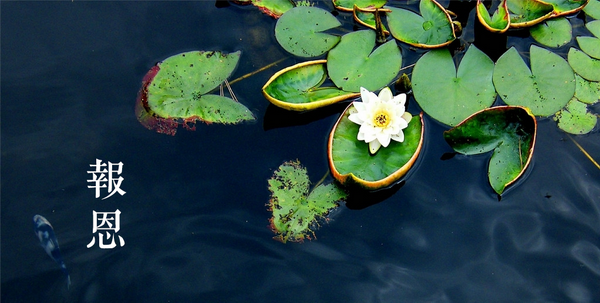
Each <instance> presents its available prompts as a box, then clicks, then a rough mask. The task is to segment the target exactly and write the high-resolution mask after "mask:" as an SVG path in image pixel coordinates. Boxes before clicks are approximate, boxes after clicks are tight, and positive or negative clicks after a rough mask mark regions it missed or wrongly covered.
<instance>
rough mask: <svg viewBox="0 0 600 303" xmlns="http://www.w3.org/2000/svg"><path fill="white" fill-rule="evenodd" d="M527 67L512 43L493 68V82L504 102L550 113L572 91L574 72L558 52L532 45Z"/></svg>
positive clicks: (535, 113)
mask: <svg viewBox="0 0 600 303" xmlns="http://www.w3.org/2000/svg"><path fill="white" fill-rule="evenodd" d="M529 54H530V65H531V69H529V67H528V66H527V64H526V63H525V62H524V61H523V58H521V56H520V55H519V53H518V52H517V50H516V49H515V48H514V47H511V48H510V49H509V50H508V51H506V52H505V53H504V54H503V55H502V56H500V58H498V61H496V67H495V68H494V76H493V80H494V86H495V87H496V91H497V92H498V95H500V97H501V98H502V100H503V101H504V103H506V104H508V105H518V106H525V107H528V108H529V109H531V112H533V114H534V115H536V116H544V117H546V116H550V115H554V113H556V112H557V111H559V110H560V109H561V108H563V107H564V106H565V105H566V104H567V102H569V100H571V98H572V97H573V95H574V94H575V75H574V74H573V70H572V69H571V67H570V66H569V64H568V63H567V62H566V61H565V60H564V59H563V58H562V57H560V56H559V55H557V54H555V53H553V52H551V51H549V50H546V49H543V48H541V47H538V46H535V45H532V46H531V48H530V50H529Z"/></svg>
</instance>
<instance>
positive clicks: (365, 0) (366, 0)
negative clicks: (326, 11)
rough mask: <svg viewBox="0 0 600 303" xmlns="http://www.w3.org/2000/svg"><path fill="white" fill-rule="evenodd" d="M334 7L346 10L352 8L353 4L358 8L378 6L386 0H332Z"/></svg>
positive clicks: (349, 10)
mask: <svg viewBox="0 0 600 303" xmlns="http://www.w3.org/2000/svg"><path fill="white" fill-rule="evenodd" d="M332 2H333V6H335V8H336V9H338V10H341V11H346V12H351V11H353V10H354V6H357V7H359V8H380V7H382V6H384V5H385V3H386V2H387V0H332Z"/></svg>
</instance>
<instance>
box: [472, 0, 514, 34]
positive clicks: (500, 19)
mask: <svg viewBox="0 0 600 303" xmlns="http://www.w3.org/2000/svg"><path fill="white" fill-rule="evenodd" d="M477 18H479V22H481V24H483V26H484V27H485V28H487V29H488V30H489V31H491V32H495V33H504V32H506V31H507V30H508V28H509V27H510V17H509V14H508V7H507V6H506V0H503V1H502V2H501V3H500V5H498V8H496V11H495V12H494V14H493V15H492V16H490V13H489V12H488V11H487V8H485V5H484V4H483V2H481V0H477Z"/></svg>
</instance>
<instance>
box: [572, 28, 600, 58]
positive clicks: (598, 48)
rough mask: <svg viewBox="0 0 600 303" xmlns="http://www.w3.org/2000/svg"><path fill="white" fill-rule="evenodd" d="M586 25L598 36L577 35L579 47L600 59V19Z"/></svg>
mask: <svg viewBox="0 0 600 303" xmlns="http://www.w3.org/2000/svg"><path fill="white" fill-rule="evenodd" d="M585 27H587V29H588V30H589V31H590V32H591V33H592V35H594V36H596V37H585V36H581V37H577V43H579V48H581V50H582V51H583V52H585V53H586V54H588V55H589V56H590V57H592V58H595V59H600V20H594V21H592V22H588V23H587V24H586V25H585Z"/></svg>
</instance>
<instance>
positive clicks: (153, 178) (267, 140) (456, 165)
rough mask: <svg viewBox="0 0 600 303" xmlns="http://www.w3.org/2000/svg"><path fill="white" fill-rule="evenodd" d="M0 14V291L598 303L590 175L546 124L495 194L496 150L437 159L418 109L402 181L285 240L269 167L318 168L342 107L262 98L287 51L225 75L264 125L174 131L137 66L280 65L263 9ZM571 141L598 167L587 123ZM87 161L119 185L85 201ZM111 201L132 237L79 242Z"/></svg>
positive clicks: (59, 296) (106, 298) (23, 296)
mask: <svg viewBox="0 0 600 303" xmlns="http://www.w3.org/2000/svg"><path fill="white" fill-rule="evenodd" d="M319 5H320V6H322V7H330V6H331V4H330V3H329V2H327V3H320V4H319ZM1 11H2V33H1V35H2V40H1V42H2V99H1V100H2V214H1V216H2V217H1V219H2V242H1V244H2V247H1V248H2V298H1V299H2V302H4V303H8V302H577V303H583V302H600V291H599V289H600V248H599V246H600V237H599V235H600V170H599V169H598V168H596V167H595V166H594V165H593V164H592V163H591V162H590V161H589V160H588V159H587V158H586V157H585V155H584V154H583V153H581V152H580V151H579V149H578V148H577V147H576V145H575V144H574V143H573V142H572V141H571V139H569V136H567V135H566V134H564V133H563V132H561V131H560V130H558V129H557V127H556V124H555V122H553V121H552V120H551V119H541V120H540V121H539V128H538V139H537V142H536V148H537V149H536V152H535V156H534V160H533V163H532V166H531V167H530V169H529V170H528V171H527V176H526V177H525V178H524V179H523V180H521V181H520V182H519V183H518V186H516V187H513V188H511V189H510V190H509V191H508V192H507V193H506V194H505V195H504V196H503V198H502V200H501V201H498V198H497V196H496V195H495V194H494V193H493V191H492V190H491V188H490V187H489V185H488V184H487V180H486V176H485V171H486V169H485V168H486V165H487V159H488V158H487V156H475V157H464V156H456V157H454V158H452V159H449V160H441V159H440V158H441V156H442V155H443V154H444V153H447V152H450V151H451V149H450V147H448V146H447V145H446V143H445V142H444V141H443V138H442V136H441V133H442V131H443V130H444V129H445V128H444V127H442V126H440V125H439V124H437V123H435V122H434V121H432V120H431V119H428V118H427V119H426V127H427V134H426V136H427V138H428V139H427V141H426V143H425V147H424V150H423V151H422V153H421V157H420V160H419V162H418V164H417V166H416V167H414V168H413V169H412V171H411V173H410V175H409V176H408V178H407V179H406V182H405V183H404V185H403V186H401V187H399V188H398V187H396V188H394V189H392V190H388V191H386V192H383V193H381V194H379V195H373V196H368V197H365V198H364V199H363V200H362V201H358V202H357V203H355V204H354V205H351V207H347V206H342V207H340V209H339V210H338V211H336V212H335V213H334V214H333V220H332V221H331V222H330V223H329V224H324V225H323V226H322V228H321V229H320V230H318V231H317V237H318V240H316V241H311V242H305V243H303V244H297V243H288V244H282V243H279V242H276V241H274V240H272V239H271V237H272V236H273V234H272V233H271V231H270V230H269V229H268V227H267V225H268V218H269V216H270V214H269V212H267V210H266V207H265V204H266V203H267V202H268V200H269V195H270V193H269V191H268V189H267V179H268V178H269V177H271V175H272V173H273V170H275V169H276V168H277V167H278V166H279V165H280V164H282V163H283V162H284V161H289V160H294V159H299V160H300V162H302V164H303V165H304V166H306V167H307V169H308V171H309V174H310V177H311V179H312V180H314V181H316V180H319V179H320V178H321V177H322V176H323V174H325V173H326V172H327V170H328V167H327V162H326V160H327V159H326V154H325V149H326V136H327V134H328V133H329V130H330V129H331V127H332V125H333V124H334V123H335V120H336V119H337V115H338V113H339V112H340V111H341V109H342V107H339V106H338V107H333V108H332V109H329V110H324V111H321V112H316V113H311V114H305V115H289V114H286V113H282V112H281V111H278V110H276V109H274V108H272V107H271V106H269V104H268V102H267V101H266V100H265V99H264V97H263V96H262V94H261V92H260V88H261V87H262V85H263V84H264V83H265V82H266V81H267V79H268V78H269V77H270V76H271V75H272V74H273V73H274V72H275V71H277V70H279V69H281V68H284V67H286V66H289V65H291V64H293V63H294V62H295V61H294V60H295V59H293V58H288V59H286V61H284V62H282V63H281V64H279V65H278V66H277V67H274V68H272V69H269V70H267V71H265V72H262V73H260V74H257V75H255V76H253V77H251V78H249V79H247V80H244V81H241V82H238V83H236V84H235V85H233V89H234V91H235V92H236V94H237V96H238V97H239V99H240V101H241V102H242V103H244V104H245V105H247V106H248V107H249V108H250V109H251V110H252V111H253V112H254V113H255V115H256V116H257V122H255V123H249V124H244V125H238V126H221V125H210V126H207V125H198V129H197V131H195V132H188V131H185V130H181V129H180V130H179V132H178V133H177V135H176V136H174V137H170V136H166V135H161V134H157V133H155V132H153V131H149V130H147V129H145V128H144V127H142V126H141V125H140V124H139V123H138V121H137V120H136V118H135V116H134V113H133V107H134V101H135V97H136V94H137V92H138V90H139V88H140V85H141V79H142V77H143V75H144V74H145V73H146V72H147V71H148V69H149V68H150V67H151V66H152V65H153V64H154V63H155V62H157V61H159V60H162V59H164V58H166V57H168V56H170V55H174V54H177V53H180V52H183V51H189V50H223V51H226V52H231V51H236V50H242V51H243V54H242V58H241V60H240V64H239V66H238V69H237V70H236V71H235V73H234V74H233V76H232V78H236V77H239V76H241V75H243V74H246V73H248V72H251V71H253V70H255V69H257V68H260V67H262V66H265V65H267V64H268V63H271V62H274V61H277V60H279V59H281V58H286V57H288V55H287V54H286V53H285V52H284V51H283V50H282V49H280V48H279V46H278V45H277V42H276V41H275V39H274V37H273V35H272V31H273V28H274V24H275V22H274V21H273V20H272V19H270V18H269V17H267V16H265V15H262V14H260V13H259V12H258V11H257V10H256V9H254V8H252V7H239V6H230V7H225V8H216V7H215V3H214V2H212V1H200V2H73V3H72V2H5V1H3V2H2V7H1ZM345 20H346V22H347V24H349V28H351V27H352V25H351V23H352V21H351V19H350V17H349V16H345ZM469 20H471V22H472V20H473V15H472V14H471V16H470V18H469ZM572 22H573V23H574V24H581V21H580V20H579V21H578V20H572ZM471 30H472V29H471ZM475 34H477V30H476V31H475ZM469 35H470V36H471V37H473V32H471V33H466V36H465V37H469ZM514 41H517V42H518V41H524V42H519V43H522V45H525V49H527V47H526V46H528V43H530V40H527V38H518V37H517V38H510V39H509V41H508V44H511V43H515V42H514ZM528 41H529V42H528ZM503 44H504V42H503ZM478 46H479V45H478ZM402 47H403V52H404V56H405V63H404V65H408V64H410V63H411V62H410V60H413V61H412V63H414V61H415V60H416V58H417V55H416V53H414V52H412V53H411V52H410V51H409V50H408V48H406V47H405V46H402ZM479 47H480V48H482V47H481V46H479ZM503 51H504V50H502V52H503ZM563 51H564V49H563ZM490 56H494V55H492V54H491V55H490ZM410 58H412V59H410ZM407 61H408V62H407ZM409 110H410V111H411V112H413V113H416V112H418V111H419V109H418V108H417V105H416V103H415V102H414V101H413V102H411V105H410V108H409ZM574 138H575V139H576V140H577V141H578V142H579V143H580V144H581V145H582V146H583V147H584V148H585V149H586V150H587V151H588V152H589V153H590V155H591V156H592V157H594V158H595V159H596V160H598V159H600V140H599V139H600V135H599V133H598V130H595V131H594V132H593V133H592V134H590V135H585V136H576V137H574ZM95 159H101V160H103V161H111V162H114V163H116V162H123V172H122V174H121V176H122V177H123V178H124V181H123V183H122V186H121V188H122V189H123V190H125V191H126V194H125V195H123V196H121V195H118V194H117V195H115V196H113V197H111V198H108V199H106V200H101V199H95V198H94V193H93V189H89V188H87V185H88V184H87V182H86V180H88V179H89V178H90V177H91V176H90V175H89V174H87V171H88V170H90V166H89V165H90V164H92V163H94V161H95ZM103 196H105V194H103ZM116 209H119V210H120V211H121V230H120V231H119V233H118V234H119V235H121V236H122V237H123V239H124V240H125V243H126V244H125V246H123V247H116V248H114V249H110V250H102V249H100V248H98V246H95V247H92V248H86V245H87V244H88V243H89V242H90V241H91V239H92V238H93V237H94V234H93V233H92V211H99V212H102V211H104V212H112V211H115V210H116ZM35 214H41V215H43V216H45V217H46V218H47V219H48V220H50V222H52V224H53V225H54V228H55V232H56V234H57V237H58V239H59V242H60V245H61V249H62V254H63V257H64V259H65V262H66V264H67V267H68V268H69V270H70V272H71V279H72V281H73V284H72V285H71V288H70V289H69V290H67V287H66V280H65V277H64V275H63V274H62V273H61V272H60V269H59V268H58V265H57V264H55V263H54V262H53V261H52V260H51V259H50V258H49V257H48V256H47V255H46V254H45V252H44V251H43V249H41V248H40V247H39V245H38V240H37V239H36V237H35V235H34V234H33V230H32V217H33V216H34V215H35Z"/></svg>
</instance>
